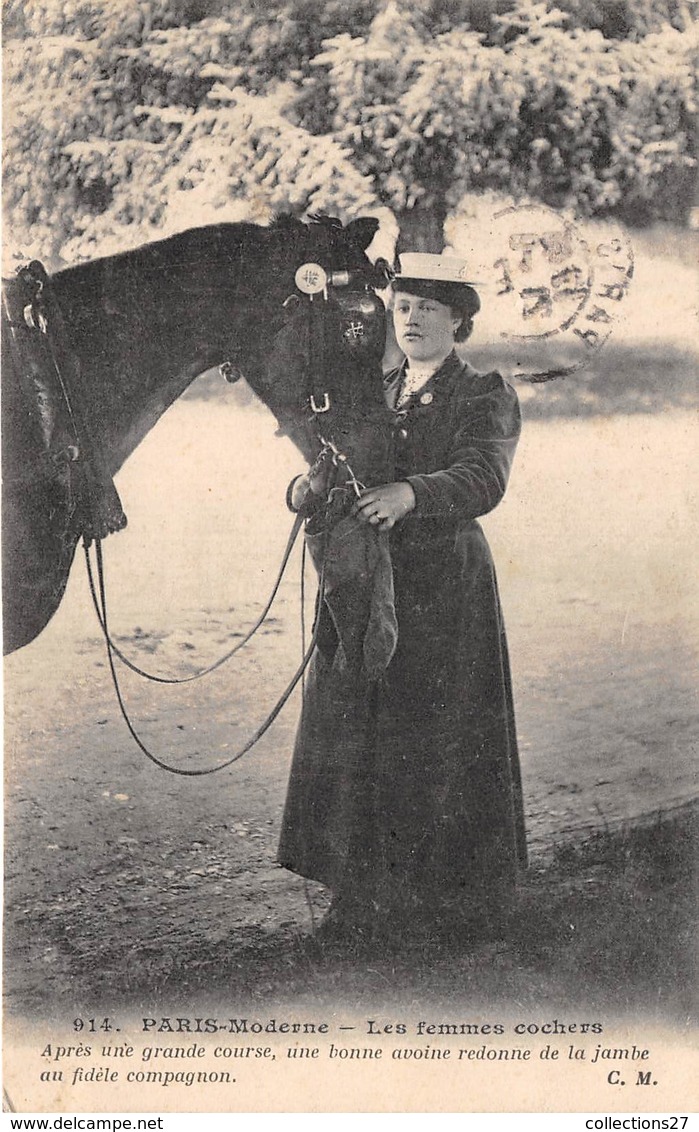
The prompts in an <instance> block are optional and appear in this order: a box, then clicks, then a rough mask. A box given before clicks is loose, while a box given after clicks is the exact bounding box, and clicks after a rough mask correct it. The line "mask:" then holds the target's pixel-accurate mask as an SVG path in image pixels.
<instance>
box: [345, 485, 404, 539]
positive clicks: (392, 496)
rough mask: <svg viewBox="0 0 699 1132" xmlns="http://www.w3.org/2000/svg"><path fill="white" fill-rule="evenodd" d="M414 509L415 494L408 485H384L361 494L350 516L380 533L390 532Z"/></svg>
mask: <svg viewBox="0 0 699 1132" xmlns="http://www.w3.org/2000/svg"><path fill="white" fill-rule="evenodd" d="M414 507H415V492H414V491H413V489H412V487H411V486H410V484H409V483H407V482H404V481H398V482H397V483H384V484H381V486H380V487H370V488H368V489H367V490H366V491H363V492H362V495H361V498H360V499H359V501H358V502H357V503H355V505H354V507H353V509H352V514H353V515H356V516H357V518H358V519H362V520H363V521H364V522H365V523H371V524H372V526H375V527H378V529H379V530H380V531H390V529H391V527H394V526H395V525H396V523H397V522H398V521H399V520H400V519H404V518H405V516H406V515H409V514H410V512H411V511H412V510H413V508H414Z"/></svg>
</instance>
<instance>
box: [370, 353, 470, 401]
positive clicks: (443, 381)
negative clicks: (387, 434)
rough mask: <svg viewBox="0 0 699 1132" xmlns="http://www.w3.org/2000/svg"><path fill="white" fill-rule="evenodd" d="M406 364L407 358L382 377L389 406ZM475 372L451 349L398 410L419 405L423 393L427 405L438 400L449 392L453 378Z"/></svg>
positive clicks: (395, 393) (396, 394)
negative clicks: (427, 399)
mask: <svg viewBox="0 0 699 1132" xmlns="http://www.w3.org/2000/svg"><path fill="white" fill-rule="evenodd" d="M407 364H408V359H407V358H406V359H405V361H404V362H403V364H402V365H400V366H398V368H397V369H394V370H389V372H388V373H387V374H386V376H385V377H384V390H385V393H386V396H387V399H388V402H389V404H390V405H391V407H395V401H396V398H397V396H398V391H399V389H400V386H401V382H402V380H403V375H404V374H405V370H406V367H407ZM475 373H476V370H474V369H473V367H472V366H470V365H469V364H468V362H462V361H461V358H460V357H459V356H458V354H457V353H456V351H455V350H452V352H451V353H450V354H449V355H448V356H447V357H446V358H445V359H444V361H443V362H442V364H441V366H440V367H439V369H437V370H435V372H434V373H433V374H432V377H430V378H429V380H428V381H426V382H425V384H424V385H423V386H421V388H420V389H418V390H417V392H416V393H414V394H413V396H412V397H411V398H410V400H409V401H408V403H407V404H406V405H404V406H403V408H402V409H401V410H400V412H406V411H408V410H409V409H412V408H414V407H416V406H419V405H421V399H422V398H424V397H425V395H428V396H429V401H428V402H427V404H428V405H432V404H433V403H436V402H438V401H439V400H441V398H442V396H443V395H446V394H448V393H450V392H451V389H452V387H453V383H454V380H455V379H456V378H458V377H460V376H461V375H462V374H468V375H470V374H475ZM424 403H425V402H424V401H422V404H423V405H424Z"/></svg>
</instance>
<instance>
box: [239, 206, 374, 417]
mask: <svg viewBox="0 0 699 1132" xmlns="http://www.w3.org/2000/svg"><path fill="white" fill-rule="evenodd" d="M227 227H228V226H222V230H223V232H224V233H225V229H226V228H227ZM240 227H241V226H237V225H236V226H230V228H231V229H233V228H240ZM377 229H378V221H377V220H376V219H374V218H372V217H363V218H361V219H358V220H354V221H352V222H351V223H349V224H347V225H346V226H343V225H342V224H341V223H340V222H339V221H338V220H335V219H333V218H331V217H315V218H313V219H312V220H311V222H310V223H302V222H301V221H299V220H295V219H294V218H292V217H287V216H283V217H280V218H279V219H277V220H276V221H275V222H274V223H273V224H272V225H271V226H270V228H268V229H256V235H257V239H258V246H257V247H256V248H254V249H252V248H251V249H249V250H248V252H247V254H244V255H243V263H242V264H241V267H242V270H240V269H239V270H238V271H237V272H236V282H235V294H232V295H231V307H232V310H231V322H232V323H234V324H235V325H234V328H233V341H232V342H231V343H230V346H231V350H230V354H231V356H230V361H231V363H232V364H231V366H230V367H229V374H230V375H231V377H232V378H233V379H235V377H236V375H238V374H242V376H244V377H245V378H247V380H248V381H249V383H250V384H251V386H252V387H253V389H254V390H255V392H256V393H258V395H259V396H260V397H261V398H262V400H263V401H265V403H266V404H267V405H268V406H269V408H270V409H271V410H272V411H273V412H274V413H275V415H277V416H279V414H280V413H281V414H282V415H284V414H285V413H287V412H289V411H291V412H294V413H296V412H299V411H301V412H303V411H306V410H308V411H310V412H312V411H313V406H316V407H317V409H319V410H321V409H325V410H326V411H327V409H328V406H330V407H331V408H333V407H334V406H335V405H338V407H339V406H340V405H342V406H343V407H346V406H347V405H348V404H352V405H354V404H356V403H357V402H358V401H360V400H361V401H364V400H365V399H366V396H367V388H366V387H364V388H362V386H363V385H365V384H366V377H365V375H366V373H367V372H368V371H371V373H372V374H373V375H374V377H375V376H376V374H377V373H378V372H379V367H380V362H381V357H382V355H383V350H384V344H385V313H384V307H383V304H382V303H381V302H380V300H379V299H378V298H377V297H376V295H375V293H374V289H375V288H383V287H385V286H386V283H387V280H388V278H389V269H388V265H387V264H386V262H385V261H384V260H379V261H378V262H377V263H376V264H374V263H372V262H371V260H370V259H369V258H368V256H367V255H366V249H367V247H368V246H369V244H370V243H371V241H372V239H373V237H374V235H375V233H376V231H377ZM378 388H379V390H380V386H379V387H378Z"/></svg>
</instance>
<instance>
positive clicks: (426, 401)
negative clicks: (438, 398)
mask: <svg viewBox="0 0 699 1132" xmlns="http://www.w3.org/2000/svg"><path fill="white" fill-rule="evenodd" d="M433 401H434V396H433V395H432V394H431V393H423V394H422V397H421V398H420V404H421V405H431V404H432V402H433Z"/></svg>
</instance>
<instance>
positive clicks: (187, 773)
mask: <svg viewBox="0 0 699 1132" xmlns="http://www.w3.org/2000/svg"><path fill="white" fill-rule="evenodd" d="M294 526H296V523H295V524H294ZM299 526H300V524H299ZM327 539H328V536H327V533H326V537H325V544H326V549H327ZM84 546H85V556H86V558H87V559H88V564H89V549H88V546H87V543H86V542H85V543H84ZM95 550H96V555H97V568H98V586H99V598H98V599H96V608H97V616H98V618H99V622H100V625H101V626H102V628H103V633H104V639H105V644H106V647H107V659H108V661H109V669H110V672H111V676H112V683H113V685H114V691H115V693H116V697H117V702H118V704H119V710H120V711H121V715H122V718H123V720H124V722H125V724H126V726H127V727H128V729H129V733H130V735H131V737H132V739H133V740H134V742H135V743H136V745H137V746H138V748H139V749H140V750H141V751H142V752H143V754H144V755H145V756H146V758H148V759H150V761H151V762H152V763H154V764H155V765H156V766H157V767H160V769H161V770H166V771H169V773H170V774H178V775H181V776H183V777H185V778H201V777H202V776H204V775H208V774H216V773H217V772H218V771H220V770H225V769H226V768H227V767H229V766H232V764H233V763H235V762H238V760H239V759H242V757H243V755H246V754H247V753H248V751H250V750H251V749H252V747H254V746H255V744H256V743H257V742H258V741H259V740H260V739H261V738H262V736H263V735H264V734H265V732H266V731H268V730H269V728H270V727H271V726H272V724H273V723H274V721H275V719H276V718H277V716H278V715H279V713H280V712H281V710H282V708H283V707H284V705H285V704H286V702H287V700H288V699H289V697H290V696H291V694H292V692H293V691H294V688H295V687H296V685H297V684H298V682H299V680H301V679H302V677H303V674H304V672H305V671H306V669H307V668H308V665H309V663H310V661H311V657H312V656H313V653H314V651H315V647H316V644H317V641H318V635H319V631H320V615H321V611H322V606H323V597H324V594H325V558H326V554H325V553H324V554H323V565H322V568H321V572H320V579H319V582H318V598H317V601H316V615H315V621H314V623H313V632H312V634H311V638H310V641H309V643H308V647H307V648H306V649H305V651H304V654H303V657H302V659H301V663H300V665H299V667H298V668H297V669H296V672H295V673H294V675H293V676H292V678H291V680H290V681H289V683H288V684H287V686H286V688H285V689H284V691H283V692H282V694H281V696H280V697H279V699H278V700H277V702H276V704H275V705H274V707H273V708H272V710H271V711H270V712H269V714H268V715H267V717H266V719H265V720H264V722H263V723H262V724H261V725H260V726H259V727H258V728H257V730H256V731H255V732H254V734H253V735H251V736H250V738H249V739H248V740H247V741H246V742H245V743H244V744H243V746H242V747H241V748H240V750H238V751H236V753H235V754H234V755H231V757H230V758H228V759H226V760H225V762H222V763H217V764H216V765H215V766H209V767H203V768H201V769H199V770H184V769H183V768H181V767H175V766H171V765H170V764H169V763H166V762H165V761H164V760H163V759H161V758H159V757H158V756H157V755H154V754H153V752H152V751H150V750H149V749H148V747H147V746H146V745H145V743H144V742H143V741H142V739H141V737H140V736H139V735H138V733H137V731H136V729H135V727H134V725H133V724H132V722H131V719H130V717H129V714H128V711H127V709H126V705H125V703H124V699H123V696H122V693H121V687H120V685H119V677H118V676H117V671H116V665H115V663H114V659H115V653H114V651H113V647H112V641H111V637H110V634H109V628H108V621H107V599H106V594H105V590H104V572H103V569H102V566H103V563H102V547H101V543H100V541H99V539H97V540H95ZM221 663H222V662H221Z"/></svg>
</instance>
